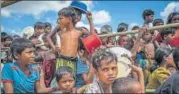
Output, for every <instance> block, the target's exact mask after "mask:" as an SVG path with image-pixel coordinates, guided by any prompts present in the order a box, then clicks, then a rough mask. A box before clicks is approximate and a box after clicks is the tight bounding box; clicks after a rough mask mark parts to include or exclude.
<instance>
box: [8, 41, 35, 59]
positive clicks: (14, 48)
mask: <svg viewBox="0 0 179 94" xmlns="http://www.w3.org/2000/svg"><path fill="white" fill-rule="evenodd" d="M32 47H34V44H33V43H32V42H31V41H30V40H28V39H25V38H18V39H15V40H13V41H12V44H11V47H10V49H11V53H12V57H13V58H14V59H16V58H15V56H17V54H19V55H20V54H21V53H22V52H23V51H24V50H25V49H26V48H32Z"/></svg>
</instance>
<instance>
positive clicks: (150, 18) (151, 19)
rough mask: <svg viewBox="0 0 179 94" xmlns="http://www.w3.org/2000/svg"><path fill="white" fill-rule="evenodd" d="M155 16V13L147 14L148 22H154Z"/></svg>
mask: <svg viewBox="0 0 179 94" xmlns="http://www.w3.org/2000/svg"><path fill="white" fill-rule="evenodd" d="M153 16H154V15H149V16H146V20H147V21H148V22H152V21H153Z"/></svg>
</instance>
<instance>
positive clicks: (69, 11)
mask: <svg viewBox="0 0 179 94" xmlns="http://www.w3.org/2000/svg"><path fill="white" fill-rule="evenodd" d="M58 15H63V16H65V17H71V18H72V22H73V24H75V20H76V17H77V15H76V10H75V9H74V8H73V7H66V8H63V9H61V10H60V11H59V12H58Z"/></svg>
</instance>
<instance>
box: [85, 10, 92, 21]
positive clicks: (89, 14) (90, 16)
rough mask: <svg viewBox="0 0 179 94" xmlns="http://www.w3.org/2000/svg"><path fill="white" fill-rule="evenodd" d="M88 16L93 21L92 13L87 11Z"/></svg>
mask: <svg viewBox="0 0 179 94" xmlns="http://www.w3.org/2000/svg"><path fill="white" fill-rule="evenodd" d="M86 17H87V19H88V20H89V21H91V20H92V13H91V12H87V13H86Z"/></svg>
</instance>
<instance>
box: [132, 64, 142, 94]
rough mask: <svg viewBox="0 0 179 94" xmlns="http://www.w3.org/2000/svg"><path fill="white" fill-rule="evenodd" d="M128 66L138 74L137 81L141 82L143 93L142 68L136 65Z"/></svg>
mask: <svg viewBox="0 0 179 94" xmlns="http://www.w3.org/2000/svg"><path fill="white" fill-rule="evenodd" d="M129 66H130V67H131V68H132V70H133V71H134V72H136V73H137V75H138V81H139V83H140V84H141V87H142V93H145V86H144V75H143V72H142V68H140V67H137V66H135V65H129Z"/></svg>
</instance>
